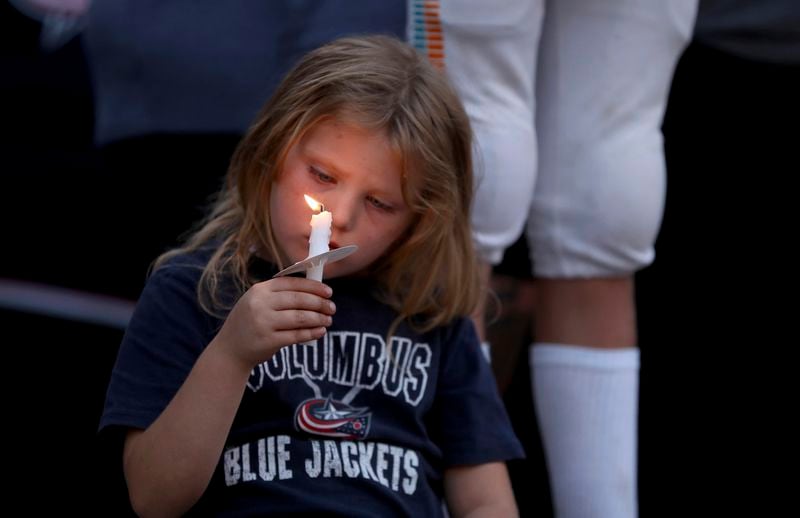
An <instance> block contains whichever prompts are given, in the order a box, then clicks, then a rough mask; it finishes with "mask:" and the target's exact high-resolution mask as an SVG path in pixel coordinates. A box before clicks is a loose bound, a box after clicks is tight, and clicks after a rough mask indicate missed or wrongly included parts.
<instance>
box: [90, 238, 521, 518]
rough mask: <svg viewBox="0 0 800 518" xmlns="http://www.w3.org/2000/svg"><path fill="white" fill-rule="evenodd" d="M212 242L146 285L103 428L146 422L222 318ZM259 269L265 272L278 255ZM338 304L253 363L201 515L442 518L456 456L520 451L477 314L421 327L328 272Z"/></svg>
mask: <svg viewBox="0 0 800 518" xmlns="http://www.w3.org/2000/svg"><path fill="white" fill-rule="evenodd" d="M207 257H208V255H207V253H195V254H189V255H184V256H180V257H176V258H174V259H172V260H171V261H170V262H168V263H167V264H166V265H165V266H163V267H161V268H159V269H158V270H157V271H156V272H155V273H154V274H153V276H152V277H151V278H150V280H149V281H148V283H147V286H146V287H145V289H144V291H143V293H142V296H141V298H140V300H139V303H138V305H137V308H136V311H135V313H134V316H133V318H132V320H131V322H130V325H129V327H128V329H127V331H126V333H125V337H124V338H123V342H122V344H121V346H120V352H119V356H118V358H117V363H116V365H115V367H114V371H113V374H112V377H111V382H110V385H109V390H108V395H107V399H106V405H105V410H104V413H103V417H102V419H101V423H100V428H101V429H105V428H109V427H112V426H113V427H117V426H121V427H131V428H142V429H144V428H147V427H148V426H149V425H150V424H151V423H152V422H153V421H154V420H155V419H156V418H157V417H158V416H159V415H160V413H161V412H162V411H163V410H164V408H165V407H166V406H167V404H168V403H169V402H170V400H171V399H172V397H173V396H174V395H175V393H176V392H177V390H178V389H179V388H180V386H181V385H182V383H183V382H184V380H185V379H186V377H187V376H188V374H189V371H190V370H191V369H192V366H193V365H194V362H195V361H196V360H197V358H198V356H199V355H200V354H201V353H202V351H203V349H204V348H205V347H206V345H207V344H208V343H209V342H210V341H211V340H212V339H213V338H214V336H215V334H216V332H217V331H218V330H219V328H220V327H221V325H222V321H221V320H219V319H217V318H214V317H212V316H209V315H208V314H207V313H205V312H204V311H202V309H201V308H200V307H199V305H198V302H197V297H196V292H197V291H196V288H197V283H198V280H199V278H200V274H201V270H202V267H203V265H204V264H205V261H206V260H207ZM254 272H257V273H258V275H259V277H260V278H263V279H264V280H266V279H269V278H270V276H271V275H272V274H273V273H274V272H275V269H274V268H273V267H272V266H271V265H267V264H266V263H257V264H255V265H254ZM326 283H327V284H329V285H330V286H331V287H332V288H333V297H332V300H333V301H334V302H335V303H336V308H337V312H336V314H335V315H334V317H333V325H332V326H330V327H329V328H328V332H327V334H326V335H325V336H324V337H323V338H322V339H320V340H318V341H317V343H316V344H295V345H290V346H287V347H284V348H283V349H281V350H280V352H279V353H278V354H276V355H275V356H274V357H273V358H271V359H270V360H269V361H266V362H264V363H262V364H260V365H257V366H255V367H254V368H253V370H252V372H251V374H250V378H249V381H248V383H247V387H246V388H245V392H244V396H243V399H242V402H241V405H240V407H239V410H238V412H237V414H236V417H235V419H234V422H233V425H232V428H231V431H230V433H229V436H228V439H227V443H226V445H225V447H224V449H223V452H222V456H221V458H220V461H219V464H218V466H217V468H216V470H215V473H214V476H213V478H212V480H211V483H210V484H209V487H208V489H207V490H206V492H205V494H204V495H203V497H202V498H201V499H200V500H199V501H198V502H197V504H196V505H195V507H194V509H193V510H192V512H193V513H196V514H202V515H206V514H213V515H224V516H270V515H272V516H289V515H297V514H324V515H325V516H348V517H359V516H363V517H366V516H381V517H386V516H426V517H428V516H439V515H441V514H442V499H443V488H442V477H443V472H444V470H445V469H446V468H447V467H450V466H458V465H469V464H481V463H485V462H493V461H504V460H507V459H511V458H518V457H521V456H523V453H522V448H521V446H520V444H519V442H518V440H517V438H516V437H515V435H514V433H513V431H512V429H511V426H510V424H509V420H508V417H507V415H506V412H505V409H504V408H503V405H502V402H501V400H500V398H499V396H498V393H497V389H496V385H495V381H494V378H493V376H492V373H491V370H490V368H489V365H488V364H487V362H486V360H485V359H484V357H483V355H482V353H481V351H480V346H479V343H478V339H477V336H476V334H475V331H474V328H473V326H472V323H471V321H469V320H468V319H458V320H456V321H454V322H453V323H452V324H450V325H448V326H445V327H441V328H437V329H435V330H433V331H430V332H427V333H424V334H419V333H416V332H414V331H413V330H412V329H411V328H410V327H409V326H407V325H405V324H403V325H400V326H399V328H398V329H397V331H396V332H395V333H394V335H393V336H392V337H391V339H390V340H389V342H388V343H387V341H386V334H387V331H388V329H389V326H390V325H391V323H392V321H393V320H394V317H395V312H394V311H393V310H392V309H391V308H389V307H388V306H386V305H384V304H382V303H380V302H378V301H377V300H376V299H375V298H374V297H373V296H372V293H371V291H372V285H371V283H370V281H369V280H366V279H357V278H341V279H332V280H327V281H326Z"/></svg>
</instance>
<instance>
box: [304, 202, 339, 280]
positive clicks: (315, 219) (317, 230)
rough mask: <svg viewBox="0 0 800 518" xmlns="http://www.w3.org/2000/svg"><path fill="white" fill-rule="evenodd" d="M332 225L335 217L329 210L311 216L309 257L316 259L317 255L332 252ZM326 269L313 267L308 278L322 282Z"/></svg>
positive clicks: (307, 272)
mask: <svg viewBox="0 0 800 518" xmlns="http://www.w3.org/2000/svg"><path fill="white" fill-rule="evenodd" d="M332 223H333V215H332V214H331V213H330V212H329V211H327V210H324V211H322V212H320V213H319V214H314V215H313V216H311V236H310V237H309V239H308V257H314V256H315V255H319V254H323V253H325V252H327V251H328V250H330V241H331V224H332ZM324 268H325V265H324V264H319V265H317V266H312V267H311V268H309V269H308V270H306V278H307V279H314V280H315V281H321V280H322V270H323V269H324Z"/></svg>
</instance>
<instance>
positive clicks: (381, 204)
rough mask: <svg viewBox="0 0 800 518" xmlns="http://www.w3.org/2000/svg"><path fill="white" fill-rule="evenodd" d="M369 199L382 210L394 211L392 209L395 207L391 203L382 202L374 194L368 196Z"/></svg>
mask: <svg viewBox="0 0 800 518" xmlns="http://www.w3.org/2000/svg"><path fill="white" fill-rule="evenodd" d="M367 201H368V202H369V203H370V204H371V205H372V206H373V207H375V208H376V209H378V210H382V211H384V212H392V210H394V208H393V207H392V206H391V205H389V204H388V203H384V202H382V201H381V200H379V199H378V198H376V197H374V196H367Z"/></svg>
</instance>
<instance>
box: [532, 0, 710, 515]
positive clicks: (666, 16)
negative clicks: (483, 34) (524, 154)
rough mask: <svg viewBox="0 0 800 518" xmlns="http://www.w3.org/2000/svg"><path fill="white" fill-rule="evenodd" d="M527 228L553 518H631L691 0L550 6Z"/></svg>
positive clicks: (536, 383) (570, 1)
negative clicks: (647, 335) (647, 312)
mask: <svg viewBox="0 0 800 518" xmlns="http://www.w3.org/2000/svg"><path fill="white" fill-rule="evenodd" d="M547 7H548V10H547V12H546V15H545V22H544V30H543V34H542V44H541V51H540V56H539V70H538V77H539V83H538V87H539V89H538V92H537V95H538V106H539V113H538V116H537V131H538V134H539V149H540V162H539V164H540V168H539V178H538V180H537V186H536V192H535V196H534V201H533V205H532V214H531V220H530V224H529V234H528V238H529V243H530V247H531V252H532V259H533V264H534V270H535V272H534V273H535V276H536V285H537V300H536V308H537V313H536V315H535V319H534V322H535V330H534V337H535V340H536V343H535V344H534V345H533V346H532V348H531V352H530V360H531V370H532V372H531V375H532V383H533V392H534V401H535V407H536V412H537V416H538V419H539V425H540V429H541V433H542V439H543V445H544V449H545V456H546V459H547V463H548V469H549V473H550V482H551V488H552V492H553V504H554V508H555V511H556V514H557V516H560V517H572V516H576V517H577V516H615V517H632V516H636V515H637V514H638V510H637V471H636V449H637V409H638V378H639V351H638V349H637V348H636V314H635V301H634V289H633V288H634V285H633V274H634V273H635V271H636V270H637V269H639V268H641V267H643V266H645V265H647V264H649V263H650V262H651V261H652V259H653V255H654V252H653V242H654V241H655V237H656V234H657V231H658V227H659V224H660V219H661V211H662V208H663V202H664V188H665V183H664V173H665V171H664V158H663V144H662V137H661V133H660V125H661V119H662V117H663V113H664V109H665V104H666V99H667V93H668V89H669V85H670V81H671V77H672V73H673V70H674V67H675V64H676V62H677V60H678V57H679V56H680V53H681V52H682V50H683V48H684V46H685V45H686V43H687V41H688V39H689V36H690V34H691V28H692V24H693V20H694V15H695V11H696V1H695V0H680V1H674V2H670V3H665V2H661V1H656V0H652V1H650V2H645V3H644V4H642V2H631V1H620V0H614V1H611V0H608V1H604V2H586V1H582V0H559V1H554V2H549V3H548V4H547Z"/></svg>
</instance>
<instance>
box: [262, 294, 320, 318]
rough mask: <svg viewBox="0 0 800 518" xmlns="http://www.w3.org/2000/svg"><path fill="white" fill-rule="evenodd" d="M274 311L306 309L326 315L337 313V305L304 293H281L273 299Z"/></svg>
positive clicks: (274, 295)
mask: <svg viewBox="0 0 800 518" xmlns="http://www.w3.org/2000/svg"><path fill="white" fill-rule="evenodd" d="M271 304H272V309H274V310H276V311H285V310H289V309H305V310H309V311H317V312H319V313H324V314H326V315H333V314H334V313H336V304H334V303H333V302H331V301H330V300H328V299H327V298H323V297H320V296H318V295H314V294H311V293H305V292H302V291H280V292H278V293H274V294H273V295H272V298H271Z"/></svg>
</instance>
